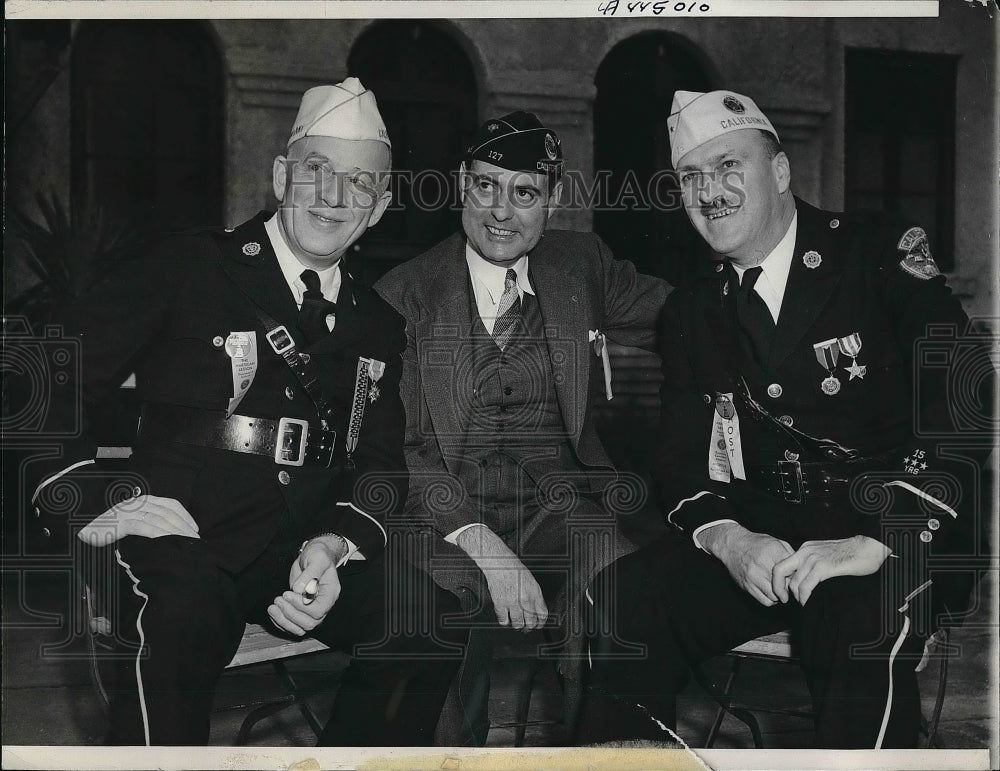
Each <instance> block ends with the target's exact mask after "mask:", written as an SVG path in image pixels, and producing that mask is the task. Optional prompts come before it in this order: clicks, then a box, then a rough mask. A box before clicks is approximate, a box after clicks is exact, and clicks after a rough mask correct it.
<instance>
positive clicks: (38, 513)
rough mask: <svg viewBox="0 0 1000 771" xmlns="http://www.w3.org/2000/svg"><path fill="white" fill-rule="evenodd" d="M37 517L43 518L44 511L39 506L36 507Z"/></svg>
mask: <svg viewBox="0 0 1000 771" xmlns="http://www.w3.org/2000/svg"><path fill="white" fill-rule="evenodd" d="M35 516H36V517H40V516H42V510H41V509H40V508H38V507H37V506H35Z"/></svg>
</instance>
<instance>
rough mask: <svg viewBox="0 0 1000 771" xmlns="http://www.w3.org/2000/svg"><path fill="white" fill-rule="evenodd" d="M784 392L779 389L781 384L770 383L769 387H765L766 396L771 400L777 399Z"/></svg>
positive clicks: (782, 389)
mask: <svg viewBox="0 0 1000 771" xmlns="http://www.w3.org/2000/svg"><path fill="white" fill-rule="evenodd" d="M784 392H785V389H784V388H782V387H781V383H771V385H769V386H768V387H767V395H768V396H770V397H771V398H772V399H777V398H778V397H779V396H781V394H783V393H784Z"/></svg>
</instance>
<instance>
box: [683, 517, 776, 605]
mask: <svg viewBox="0 0 1000 771" xmlns="http://www.w3.org/2000/svg"><path fill="white" fill-rule="evenodd" d="M698 539H699V541H700V542H701V545H702V546H704V547H705V549H706V551H708V552H709V553H710V554H712V555H714V556H715V557H717V558H718V559H719V560H720V561H721V562H722V564H723V565H725V566H726V570H728V571H729V575H731V576H732V577H733V580H734V581H736V583H737V585H739V586H740V587H741V588H742V589H743V590H744V591H745V592H747V593H748V594H749V595H750V596H751V597H753V598H754V599H755V600H757V602H759V603H760V604H761V605H765V606H771V605H774V604H775V603H776V602H778V601H779V600H781V602H786V601H787V599H788V597H787V592H786V594H785V599H781V595H779V594H778V593H777V592H776V591H775V590H774V588H773V585H774V582H773V580H772V578H773V575H772V574H773V570H774V566H775V565H776V564H778V563H779V562H781V561H782V560H784V559H785V558H786V557H788V556H789V555H791V554H792V553H793V549H792V547H791V546H789V545H788V544H787V543H785V542H784V541H782V540H781V539H780V538H774V537H773V536H770V535H767V534H766V533H755V532H753V531H752V530H747V529H746V528H745V527H743V526H742V525H739V524H737V523H735V522H724V523H722V524H721V525H715V526H713V527H710V528H708V529H706V530H703V531H702V532H701V533H700V534H699V536H698ZM782 588H784V586H782Z"/></svg>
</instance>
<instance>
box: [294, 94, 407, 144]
mask: <svg viewBox="0 0 1000 771" xmlns="http://www.w3.org/2000/svg"><path fill="white" fill-rule="evenodd" d="M315 136H321V137H333V138H335V139H373V140H375V141H377V142H384V143H385V144H386V145H388V146H389V147H390V148H391V147H392V143H391V142H390V141H389V132H388V131H386V130H385V123H383V122H382V116H381V115H380V114H379V111H378V104H376V102H375V94H373V93H372V92H371V91H369V90H368V89H366V88H365V87H364V86H363V85H361V81H360V80H358V79H357V78H348V79H347V80H345V81H344V82H343V83H338V84H337V85H335V86H316V87H315V88H310V89H309V90H308V91H306V92H305V93H304V94H303V95H302V104H300V105H299V114H298V115H296V116H295V123H294V124H293V128H292V133H291V135H290V136H289V137H288V145H289V146H291V144H292V142H295V141H296V140H298V139H302V138H303V137H315Z"/></svg>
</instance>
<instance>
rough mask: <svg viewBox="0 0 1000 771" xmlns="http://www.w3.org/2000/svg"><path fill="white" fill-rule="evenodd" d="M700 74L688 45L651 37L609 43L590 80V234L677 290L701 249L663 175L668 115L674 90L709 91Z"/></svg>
mask: <svg viewBox="0 0 1000 771" xmlns="http://www.w3.org/2000/svg"><path fill="white" fill-rule="evenodd" d="M705 70H706V68H705V67H704V66H702V64H701V63H700V62H699V61H698V58H697V56H696V52H695V51H694V50H693V49H692V48H691V46H690V44H688V43H686V41H683V40H682V39H680V38H677V37H676V36H672V35H669V34H666V33H658V32H652V33H644V34H640V35H637V36H635V37H631V38H629V39H627V40H625V41H623V42H621V43H619V44H618V45H617V46H615V47H614V48H613V49H612V50H611V52H610V53H609V54H608V55H607V56H606V57H605V59H604V61H603V62H601V66H600V68H599V69H598V71H597V77H596V79H595V83H596V86H597V99H596V101H595V103H594V168H595V169H596V170H597V173H598V174H605V175H607V183H606V184H607V186H606V188H605V190H606V196H605V201H604V205H602V206H600V207H598V208H597V209H596V210H595V212H594V230H596V231H597V233H598V234H600V236H601V237H602V238H603V239H604V240H605V241H607V243H608V245H609V246H611V248H612V249H613V250H614V252H615V254H616V255H617V256H619V257H625V258H628V259H630V260H632V261H633V262H635V264H636V266H637V267H638V268H639V270H641V271H642V272H644V273H651V274H654V275H658V276H662V277H664V278H666V279H667V280H668V281H670V282H671V283H672V284H674V285H675V286H676V285H677V284H678V283H679V282H680V281H681V279H682V277H683V276H685V275H689V274H690V269H691V267H692V266H693V265H694V264H695V262H696V261H697V260H698V259H699V258H701V257H703V256H704V254H705V251H706V249H707V247H706V246H705V244H704V242H703V241H702V239H701V238H700V237H699V236H698V235H697V233H696V232H695V231H694V228H693V227H692V226H691V224H690V223H689V222H688V219H687V215H686V214H685V213H684V211H683V207H682V206H681V205H680V199H679V196H678V195H677V186H676V182H675V181H674V179H673V177H672V175H667V174H665V173H663V172H664V171H665V170H668V169H670V168H671V164H670V145H669V141H668V139H667V116H668V115H669V114H670V104H671V102H672V101H673V96H674V91H676V90H677V89H683V90H687V91H707V90H710V89H711V83H710V82H709V81H710V78H709V76H708V74H707V73H706V71H705ZM657 172H660V173H657Z"/></svg>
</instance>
